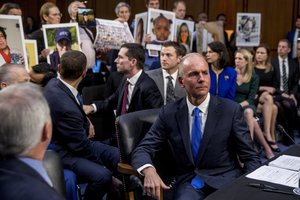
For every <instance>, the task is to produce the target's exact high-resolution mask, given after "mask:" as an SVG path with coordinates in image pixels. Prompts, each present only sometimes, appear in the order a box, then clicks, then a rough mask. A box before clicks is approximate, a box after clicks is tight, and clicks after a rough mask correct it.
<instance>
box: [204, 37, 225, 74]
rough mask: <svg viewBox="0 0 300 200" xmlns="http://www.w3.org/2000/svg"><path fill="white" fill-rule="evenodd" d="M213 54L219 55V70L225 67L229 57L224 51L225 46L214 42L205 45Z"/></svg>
mask: <svg viewBox="0 0 300 200" xmlns="http://www.w3.org/2000/svg"><path fill="white" fill-rule="evenodd" d="M207 46H208V47H209V48H210V49H211V50H212V51H213V52H216V53H217V54H219V57H220V58H219V61H218V62H219V66H218V67H221V68H224V67H226V66H225V65H226V64H227V63H228V61H229V55H228V51H227V49H226V46H225V45H224V44H223V43H222V42H219V41H215V42H211V43H209V44H208V45H207Z"/></svg>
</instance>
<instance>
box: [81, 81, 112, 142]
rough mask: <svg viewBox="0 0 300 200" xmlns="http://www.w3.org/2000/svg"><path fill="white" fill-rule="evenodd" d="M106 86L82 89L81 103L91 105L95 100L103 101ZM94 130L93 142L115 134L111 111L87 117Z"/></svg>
mask: <svg viewBox="0 0 300 200" xmlns="http://www.w3.org/2000/svg"><path fill="white" fill-rule="evenodd" d="M105 91H106V85H105V84H102V85H96V86H90V87H84V88H83V90H82V97H83V103H84V104H85V105H88V104H92V103H93V101H96V100H104V99H105ZM88 117H89V119H90V120H91V122H92V124H93V125H94V128H95V137H94V139H95V140H98V141H104V140H107V139H109V138H111V137H112V133H115V132H116V131H115V115H114V113H113V111H106V112H97V113H95V114H91V115H89V116H88Z"/></svg>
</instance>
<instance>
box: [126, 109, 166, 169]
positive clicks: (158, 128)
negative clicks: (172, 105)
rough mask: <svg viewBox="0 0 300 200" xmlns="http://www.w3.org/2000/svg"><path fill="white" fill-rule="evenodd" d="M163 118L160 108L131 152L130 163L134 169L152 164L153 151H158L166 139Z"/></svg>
mask: <svg viewBox="0 0 300 200" xmlns="http://www.w3.org/2000/svg"><path fill="white" fill-rule="evenodd" d="M164 119H165V117H164V115H163V108H162V110H161V111H160V114H159V116H158V118H157V120H156V121H155V123H154V124H153V126H152V127H151V129H150V130H149V132H148V133H147V134H146V135H145V137H144V138H143V139H142V141H141V142H140V144H139V145H138V146H137V148H136V149H135V150H134V151H133V153H132V162H131V163H132V165H133V167H134V168H135V169H138V168H140V167H141V166H143V165H145V164H151V165H153V163H152V159H153V157H154V155H155V152H157V151H160V150H161V149H162V145H163V144H164V142H165V141H166V125H165V122H164Z"/></svg>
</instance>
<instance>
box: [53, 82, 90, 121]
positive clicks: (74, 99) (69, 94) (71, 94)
mask: <svg viewBox="0 0 300 200" xmlns="http://www.w3.org/2000/svg"><path fill="white" fill-rule="evenodd" d="M57 86H58V87H59V88H61V89H62V90H63V91H64V92H65V93H67V94H68V96H69V97H70V98H71V99H72V100H73V101H74V103H75V104H76V105H77V106H78V108H79V109H80V111H81V112H82V114H83V115H84V116H86V114H85V112H84V110H83V108H82V107H81V106H80V105H79V104H78V102H77V100H76V98H75V97H74V95H73V93H72V92H71V90H70V89H69V88H68V87H67V86H66V85H65V84H63V82H61V80H59V79H57Z"/></svg>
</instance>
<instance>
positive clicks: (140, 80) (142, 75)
mask: <svg viewBox="0 0 300 200" xmlns="http://www.w3.org/2000/svg"><path fill="white" fill-rule="evenodd" d="M145 75H146V74H145V72H144V71H142V73H141V75H140V77H139V78H138V80H137V82H136V84H135V86H134V89H133V91H132V94H131V100H130V103H129V107H130V105H131V102H134V99H135V94H136V92H137V91H139V89H140V86H141V83H142V82H143V80H144V78H145ZM128 110H129V109H128Z"/></svg>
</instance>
